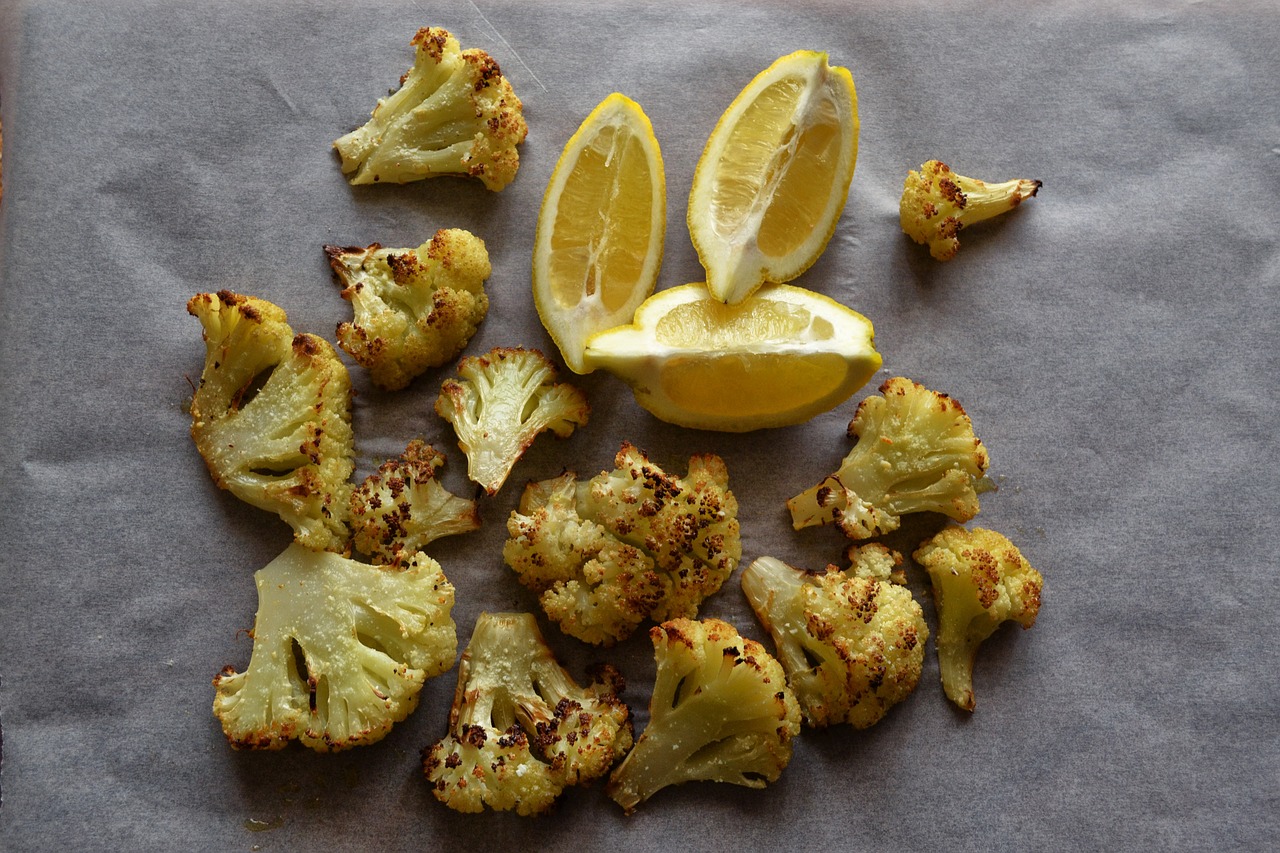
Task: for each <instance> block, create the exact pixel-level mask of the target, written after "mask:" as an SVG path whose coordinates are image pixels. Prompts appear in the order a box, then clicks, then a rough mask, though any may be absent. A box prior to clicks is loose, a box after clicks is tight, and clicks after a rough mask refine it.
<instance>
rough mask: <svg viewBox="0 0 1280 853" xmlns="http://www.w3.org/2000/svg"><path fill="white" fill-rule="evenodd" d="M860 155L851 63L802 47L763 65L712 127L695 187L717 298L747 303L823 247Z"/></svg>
mask: <svg viewBox="0 0 1280 853" xmlns="http://www.w3.org/2000/svg"><path fill="white" fill-rule="evenodd" d="M857 157H858V95H857V91H856V90H855V89H854V85H853V76H852V75H851V74H850V73H849V71H848V69H846V68H841V67H839V66H832V65H829V64H828V63H827V55H826V54H825V53H820V52H817V51H809V50H806V51H797V52H795V53H792V54H790V55H788V56H784V57H782V58H781V59H779V60H777V61H776V62H774V63H773V65H771V66H769V67H768V68H767V69H765V70H764V71H762V72H761V73H760V74H758V75H757V76H756V77H755V79H754V80H752V81H751V82H750V83H749V84H748V85H747V87H746V88H745V89H743V90H742V92H741V93H740V94H739V95H738V97H737V98H735V99H734V101H733V103H732V104H730V105H729V108H728V109H727V110H725V112H724V115H722V116H721V118H720V121H719V123H718V124H717V125H716V127H715V129H714V130H713V131H712V132H711V136H710V138H709V139H708V140H707V145H706V147H705V149H704V150H703V152H702V157H701V158H700V159H699V161H698V166H697V170H696V171H695V173H694V177H693V185H692V187H691V189H690V191H689V210H688V222H689V235H690V237H691V238H692V240H693V245H694V248H696V249H697V251H698V257H699V258H700V259H701V261H702V265H703V267H704V268H705V269H706V271H707V287H708V289H709V290H710V291H711V293H712V294H714V295H715V297H716V298H717V299H720V300H721V301H723V302H729V303H731V304H737V303H739V302H741V301H742V300H744V299H746V298H747V297H748V296H749V295H750V294H751V293H752V292H753V291H754V290H755V289H756V288H757V287H759V286H760V285H761V284H763V283H764V282H765V281H773V282H785V281H790V280H791V279H793V278H795V277H796V276H798V275H800V274H801V273H802V272H804V271H805V270H807V269H808V268H809V267H810V266H812V265H813V263H814V261H816V260H817V259H818V256H819V255H821V254H822V251H823V249H824V248H826V245H827V243H828V242H829V241H830V240H831V235H832V234H833V233H834V232H835V227H836V223H837V222H838V221H839V219H840V213H841V211H842V210H843V209H844V205H845V201H846V200H847V199H848V196H849V185H850V183H851V182H852V181H853V169H854V164H855V162H856V161H857Z"/></svg>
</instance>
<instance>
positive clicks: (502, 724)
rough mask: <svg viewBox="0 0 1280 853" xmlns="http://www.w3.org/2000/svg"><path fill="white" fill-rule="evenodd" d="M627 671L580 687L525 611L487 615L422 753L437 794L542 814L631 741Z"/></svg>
mask: <svg viewBox="0 0 1280 853" xmlns="http://www.w3.org/2000/svg"><path fill="white" fill-rule="evenodd" d="M622 689H623V683H622V678H621V676H620V675H619V674H618V673H617V672H616V671H615V670H614V669H612V668H611V667H607V666H605V667H601V668H599V670H598V671H597V672H596V673H595V680H594V681H593V683H592V684H591V685H590V686H588V687H586V688H583V687H581V686H579V685H578V684H577V683H576V682H575V681H574V680H573V678H572V677H571V676H570V675H569V673H568V672H567V671H566V670H565V669H564V667H562V666H561V665H560V664H559V662H558V661H556V659H555V656H554V655H553V654H552V652H551V649H550V648H549V647H548V646H547V643H546V640H545V638H544V637H543V636H542V632H541V631H539V630H538V623H537V621H536V620H535V619H534V617H533V616H532V615H531V614H528V613H482V614H480V617H479V619H477V620H476V626H475V630H474V632H473V633H472V635H471V641H470V642H469V643H468V644H467V648H466V651H464V652H463V655H462V660H461V662H460V663H459V665H458V689H457V692H456V694H455V695H454V700H453V708H452V709H451V710H450V712H449V733H448V734H447V735H446V736H445V737H444V738H443V739H442V740H441V741H440V742H438V743H437V744H435V746H433V747H431V748H430V749H428V750H426V751H425V752H424V754H423V771H424V772H425V774H426V776H427V779H428V780H429V781H430V782H431V785H432V790H433V791H434V792H435V795H436V797H437V798H438V799H439V800H440V801H441V802H443V803H444V804H445V805H447V806H449V808H451V809H454V810H456V811H460V812H479V811H483V810H484V809H485V808H486V807H488V808H491V809H495V810H499V811H506V810H515V811H516V812H517V813H518V814H521V815H531V814H539V813H541V812H544V811H546V810H547V809H548V808H550V807H551V805H552V803H553V802H554V801H555V799H556V798H557V797H558V796H559V795H560V793H561V792H562V791H563V790H564V789H565V788H566V787H568V786H571V785H585V784H588V783H590V782H591V781H593V780H595V779H598V778H600V777H601V776H603V775H604V774H605V773H607V772H608V771H609V768H610V767H612V766H613V764H614V762H615V761H616V760H617V759H618V758H619V757H620V756H621V755H622V754H623V753H625V752H626V751H627V749H628V748H629V747H630V746H631V743H632V733H631V715H630V711H629V709H628V708H627V706H626V705H625V704H624V703H623V702H622V700H621V699H619V698H618V696H619V694H620V693H621V692H622Z"/></svg>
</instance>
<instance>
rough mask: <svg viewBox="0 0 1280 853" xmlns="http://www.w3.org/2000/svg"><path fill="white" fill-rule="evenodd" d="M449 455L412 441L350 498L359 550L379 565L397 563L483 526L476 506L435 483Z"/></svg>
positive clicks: (353, 529)
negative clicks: (448, 537) (433, 543)
mask: <svg viewBox="0 0 1280 853" xmlns="http://www.w3.org/2000/svg"><path fill="white" fill-rule="evenodd" d="M442 465H444V454H443V453H441V452H440V451H438V450H436V449H435V448H433V447H431V446H430V445H428V444H426V443H424V442H422V441H419V440H414V441H411V442H409V446H408V447H406V448H405V451H404V454H403V455H401V457H400V458H399V459H389V460H387V461H386V462H384V463H383V464H382V466H381V467H380V468H378V470H377V472H376V473H374V474H371V475H370V476H369V477H367V478H366V479H365V481H364V483H363V484H361V486H360V487H359V488H357V489H355V490H354V491H352V493H351V528H352V532H353V534H354V542H355V546H356V549H357V550H359V551H360V553H362V554H367V555H369V556H370V557H372V558H373V559H374V560H375V561H376V562H379V563H396V562H399V561H400V560H401V559H402V558H404V557H405V556H407V555H411V554H414V553H416V552H418V551H421V550H422V549H423V548H425V547H426V546H427V545H428V544H430V543H431V542H434V541H435V540H437V539H439V538H441V537H442V536H453V535H456V534H459V533H469V532H470V531H472V530H476V529H478V528H479V527H480V513H479V511H478V510H477V508H476V502H475V501H473V500H468V499H466V498H460V497H458V496H457V495H455V494H453V493H451V492H450V491H449V490H448V489H446V488H445V487H444V486H442V485H441V484H440V482H439V481H438V480H437V479H436V469H438V468H440V467H441V466H442Z"/></svg>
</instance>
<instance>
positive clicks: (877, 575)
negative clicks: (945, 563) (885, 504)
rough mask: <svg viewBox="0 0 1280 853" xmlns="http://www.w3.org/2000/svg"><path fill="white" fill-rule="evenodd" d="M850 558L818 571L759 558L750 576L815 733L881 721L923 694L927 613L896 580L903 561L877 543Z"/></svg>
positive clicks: (750, 591)
mask: <svg viewBox="0 0 1280 853" xmlns="http://www.w3.org/2000/svg"><path fill="white" fill-rule="evenodd" d="M851 556H852V558H853V561H854V562H853V565H852V566H850V567H849V569H847V570H845V571H841V570H840V569H839V568H837V567H836V566H828V567H827V570H826V572H825V573H823V574H811V573H809V572H806V571H804V570H803V569H798V568H795V567H793V566H789V565H787V564H786V563H783V562H782V561H781V560H777V559H775V558H773V557H761V558H759V559H758V560H756V561H755V562H754V563H752V564H751V565H750V566H748V567H747V569H746V571H745V572H743V574H742V589H743V592H745V593H746V596H747V600H748V601H750V603H751V607H752V609H753V610H755V612H756V616H757V617H758V618H759V619H760V622H761V624H762V625H764V627H765V629H766V630H768V631H769V633H770V635H772V637H773V641H774V644H775V645H776V647H777V650H778V660H779V661H780V662H781V663H782V668H783V669H784V670H786V673H787V684H789V685H790V686H791V689H792V690H793V691H794V692H795V694H796V699H797V701H799V703H800V709H801V711H802V712H803V714H804V719H805V722H806V723H807V724H809V725H810V726H814V727H817V728H821V727H825V726H831V725H836V724H838V723H849V724H850V725H852V726H853V727H854V728H858V729H865V728H867V727H869V726H872V725H874V724H875V723H877V722H879V721H880V719H881V718H882V717H884V715H885V714H886V713H887V712H888V711H889V709H890V708H892V707H893V706H894V705H896V704H897V703H898V702H901V701H902V700H903V699H906V698H907V696H909V695H910V694H911V691H913V690H915V688H916V684H918V683H919V681H920V671H921V668H922V666H923V664H924V646H925V640H926V639H928V637H929V629H928V626H927V625H926V624H925V621H924V612H923V611H922V610H921V609H920V605H919V604H918V603H916V601H915V599H914V598H912V596H911V591H910V590H908V589H906V588H905V587H903V586H899V585H897V584H895V583H893V582H891V581H890V580H889V578H890V577H892V576H893V575H894V574H895V573H896V567H897V566H899V565H901V563H902V555H900V554H898V553H896V552H894V551H890V550H889V549H888V548H886V547H884V546H883V545H875V544H872V545H863V546H861V547H860V548H857V549H854V550H853V551H852V553H851Z"/></svg>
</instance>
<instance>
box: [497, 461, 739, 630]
mask: <svg viewBox="0 0 1280 853" xmlns="http://www.w3.org/2000/svg"><path fill="white" fill-rule="evenodd" d="M614 465H615V466H616V467H615V469H614V470H612V471H604V472H601V473H600V474H599V475H598V476H596V477H594V478H592V479H591V480H590V481H588V482H586V483H579V482H578V481H577V478H576V476H575V475H574V474H573V473H572V472H566V473H565V474H562V475H560V476H559V477H556V478H554V479H552V480H547V481H543V482H541V483H533V484H530V485H529V486H528V487H527V488H526V489H525V493H524V495H523V497H522V498H521V501H520V507H519V509H518V510H517V511H515V512H513V513H512V514H511V516H510V518H509V519H508V522H507V533H508V535H509V538H508V539H507V543H506V545H505V546H504V547H503V558H504V559H505V560H506V563H507V565H509V566H510V567H511V568H512V569H513V570H515V572H516V574H517V575H519V577H520V581H521V583H523V584H524V585H525V586H527V587H529V588H530V589H532V590H533V591H534V592H537V593H538V594H539V596H540V601H541V604H542V607H543V609H544V610H545V611H546V614H547V616H548V617H549V618H550V619H552V620H553V621H555V622H556V623H557V624H559V626H560V628H561V630H563V631H564V632H565V633H566V634H569V635H570V636H573V637H576V638H578V639H580V640H582V641H584V642H588V643H595V644H597V645H612V644H614V643H616V642H618V641H620V640H623V639H626V638H627V637H629V636H630V635H631V634H632V633H633V632H634V631H635V629H636V628H637V627H638V626H639V625H640V624H641V623H642V622H644V621H645V620H646V619H652V620H654V621H657V622H661V621H663V620H666V619H673V618H676V617H685V618H693V617H695V616H696V615H697V612H698V608H699V606H700V605H701V604H702V602H703V601H704V600H705V599H706V598H707V597H708V596H710V595H712V594H713V593H715V592H716V591H718V590H719V589H720V587H721V586H722V585H723V584H724V582H725V581H726V580H727V579H728V578H729V576H730V575H731V574H732V573H733V570H734V568H736V566H737V565H738V561H739V560H740V559H741V557H742V542H741V536H740V534H739V527H738V519H737V512H738V503H737V499H736V498H735V497H734V495H733V492H731V491H730V490H729V487H728V485H729V474H728V471H727V469H726V468H725V465H724V461H723V460H722V459H720V457H718V456H714V455H711V454H704V455H698V456H694V457H693V458H692V459H690V460H689V472H688V474H686V475H685V476H684V477H676V476H674V475H672V474H668V473H667V472H665V471H663V470H662V468H660V467H659V466H658V465H656V464H655V463H653V462H652V461H650V460H649V458H648V457H647V456H646V455H645V454H644V452H643V451H641V450H639V449H638V448H636V447H635V446H634V445H632V444H630V443H624V444H623V445H622V447H621V449H620V450H619V451H618V454H617V455H616V456H615V458H614Z"/></svg>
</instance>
